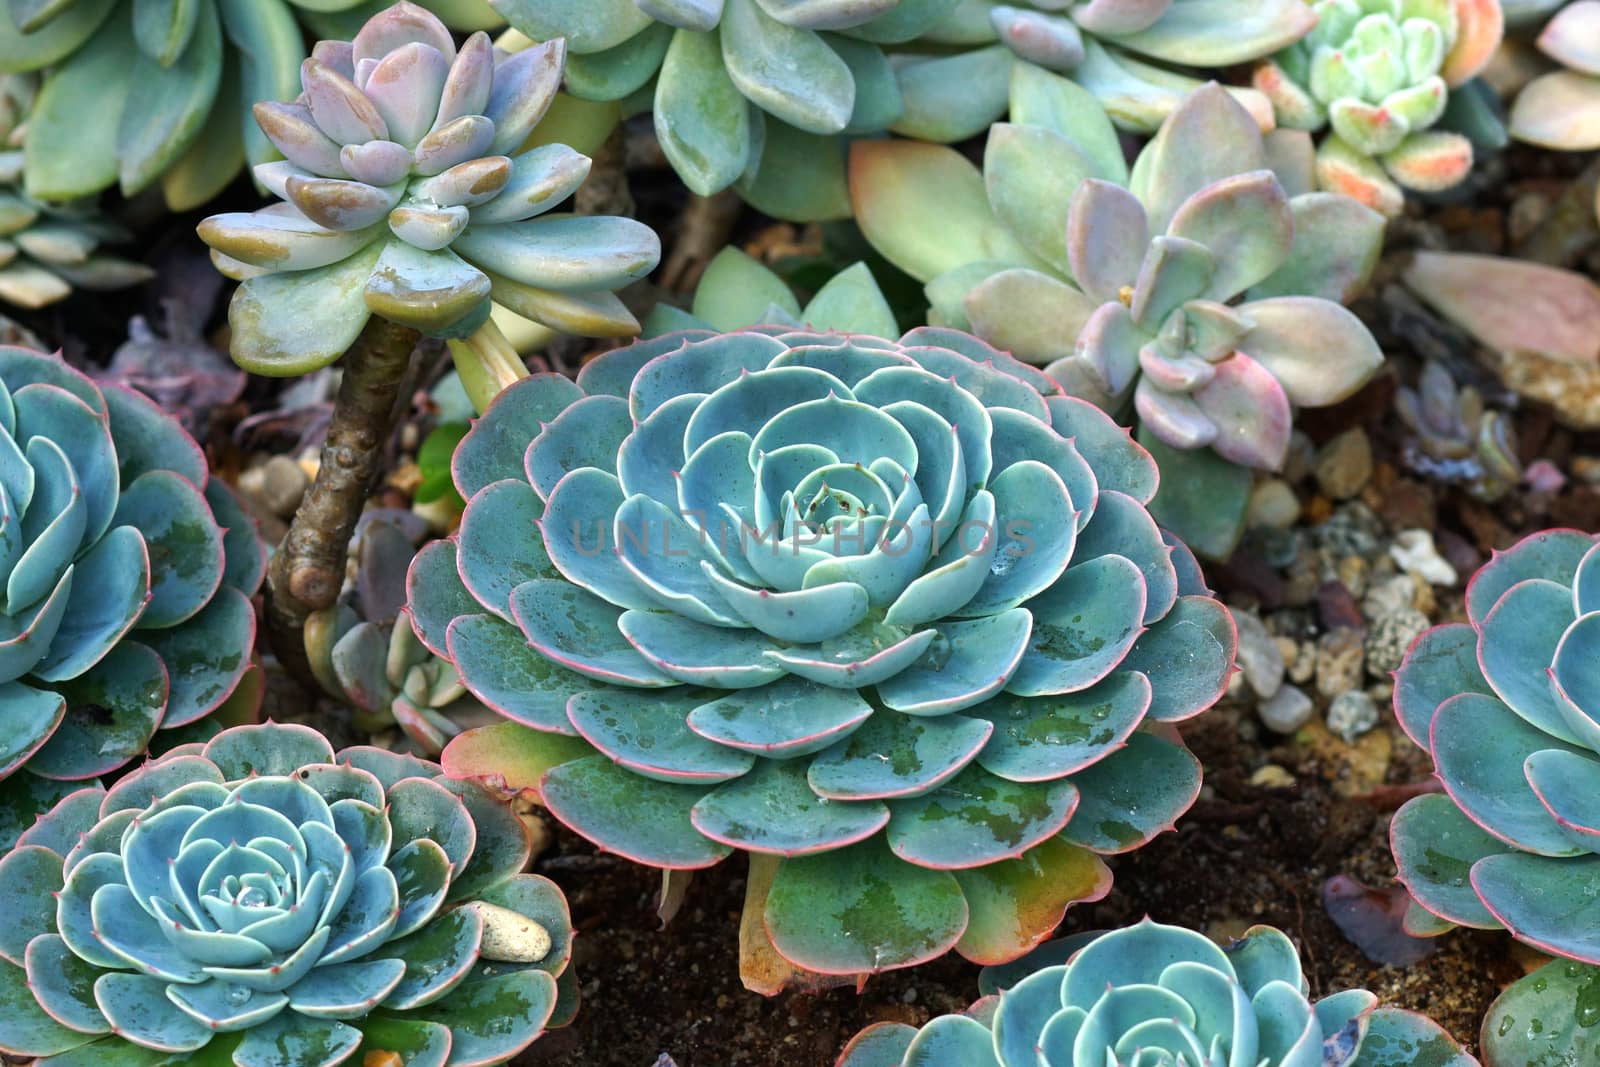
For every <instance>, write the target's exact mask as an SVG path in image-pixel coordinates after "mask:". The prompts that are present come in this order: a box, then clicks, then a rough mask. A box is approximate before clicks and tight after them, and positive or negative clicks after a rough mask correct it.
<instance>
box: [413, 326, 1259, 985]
mask: <svg viewBox="0 0 1600 1067" xmlns="http://www.w3.org/2000/svg"><path fill="white" fill-rule="evenodd" d="M525 455H526V462H524V456H525ZM454 470H455V480H456V486H457V488H458V489H459V490H460V491H461V494H462V496H463V497H464V498H466V499H467V502H468V503H467V508H466V512H465V515H464V517H463V519H462V523H461V529H460V531H459V532H458V534H457V536H456V537H455V538H454V539H453V540H449V541H438V542H434V543H433V544H431V545H428V546H426V547H424V548H423V550H422V551H421V552H420V553H419V554H418V555H417V558H416V560H415V562H413V564H412V566H411V575H410V580H409V590H410V599H409V601H408V604H407V610H408V611H409V612H410V613H411V617H412V622H413V624H414V625H415V627H416V631H417V635H418V637H420V638H421V640H422V642H423V643H424V644H425V645H427V646H428V647H429V648H430V649H432V650H433V651H434V652H435V653H436V654H438V655H445V656H448V657H449V658H450V659H451V661H452V662H454V664H455V665H456V668H457V670H458V671H459V672H460V675H461V680H462V682H463V683H464V684H465V685H466V686H467V688H468V689H469V690H470V691H471V692H472V693H473V694H474V695H476V696H477V697H478V698H479V699H480V700H481V701H483V703H484V704H486V705H487V706H488V707H490V708H492V709H494V710H496V711H498V712H499V713H500V714H502V715H503V716H505V717H506V718H508V719H510V720H512V722H510V723H504V724H496V725H493V726H488V727H483V728H480V729H478V730H472V731H468V732H466V733H463V734H462V735H461V736H460V737H457V738H456V739H455V740H454V741H452V742H451V743H450V745H449V746H448V747H447V748H446V750H445V754H444V764H445V767H446V770H447V771H448V772H449V773H450V774H452V775H460V776H466V777H472V778H478V779H483V780H487V781H493V782H496V783H499V784H503V785H505V786H506V787H508V788H511V789H535V790H537V795H538V797H539V798H540V799H541V801H542V803H543V804H544V805H545V807H547V808H548V809H549V811H550V812H551V813H552V814H553V815H555V817H556V818H558V819H560V820H561V821H562V822H563V823H565V824H566V825H568V826H569V827H571V828H572V829H573V830H575V831H576V832H578V833H579V834H581V835H583V836H585V837H587V838H589V839H590V840H592V841H594V842H596V843H597V844H599V845H600V846H601V847H603V848H605V849H607V850H609V851H612V852H616V853H619V854H621V855H625V856H628V857H630V858H632V859H634V860H635V861H637V862H640V863H644V864H647V865H650V866H654V867H660V868H663V869H667V870H692V869H696V868H703V867H709V866H712V865H713V864H716V863H718V862H719V861H721V860H722V859H724V858H725V857H727V856H728V855H729V854H730V853H732V852H733V851H735V850H742V851H747V852H749V853H751V854H752V860H751V863H752V869H753V871H762V872H769V873H770V874H771V886H770V892H768V893H767V894H766V895H765V898H764V902H763V901H755V902H754V904H753V906H752V904H750V903H747V911H746V922H747V924H748V925H749V927H750V929H751V932H752V936H755V937H757V938H758V939H759V941H760V942H761V943H762V944H766V943H767V939H768V938H770V946H771V947H775V949H776V952H777V953H778V954H780V955H781V957H783V958H784V959H786V960H788V961H789V963H790V964H791V965H793V966H795V967H798V968H800V969H802V970H804V971H808V972H812V973H821V974H834V975H838V974H856V973H862V972H872V971H880V970H887V969H890V968H894V967H903V966H908V965H911V964H914V963H916V962H919V961H921V960H926V959H929V958H931V957H934V956H938V955H940V954H942V953H944V952H946V951H947V950H949V949H950V948H952V947H954V948H956V949H957V950H958V951H959V952H961V953H962V954H964V955H966V956H968V957H969V958H972V959H976V960H982V961H989V962H993V961H998V960H1004V959H1008V958H1012V957H1014V956H1016V955H1018V954H1020V953H1021V952H1022V951H1024V950H1025V949H1026V948H1028V947H1029V946H1031V945H1032V944H1034V943H1035V942H1037V941H1038V940H1039V939H1040V938H1042V937H1044V936H1045V934H1046V933H1047V932H1048V931H1049V930H1050V928H1051V927H1053V926H1054V925H1055V924H1056V922H1057V921H1058V920H1059V919H1060V917H1061V914H1062V912H1063V909H1064V908H1065V907H1066V906H1067V905H1068V904H1070V903H1072V902H1073V901H1076V900H1083V899H1097V898H1098V897H1099V896H1101V895H1103V894H1104V893H1105V892H1106V890H1107V889H1108V888H1109V885H1110V881H1109V871H1108V870H1107V869H1106V867H1105V866H1104V865H1103V863H1102V862H1101V860H1100V858H1099V856H1100V855H1101V854H1109V853H1118V852H1123V851H1127V850H1130V849H1133V848H1137V847H1138V846H1140V845H1142V844H1144V843H1145V842H1146V841H1148V840H1149V839H1150V838H1151V837H1153V836H1154V835H1155V834H1157V833H1159V832H1161V831H1162V830H1164V829H1167V828H1169V827H1171V826H1172V824H1173V821H1174V820H1175V819H1176V818H1177V817H1178V816H1179V815H1180V814H1181V813H1182V812H1183V811H1185V810H1186V809H1187V808H1188V806H1189V804H1190V803H1191V802H1192V800H1193V798H1194V796H1195V791H1196V789H1197V788H1198V787H1199V768H1198V765H1197V764H1196V763H1195V761H1194V759H1193V757H1191V756H1190V755H1189V753H1188V751H1187V750H1186V749H1185V748H1184V747H1183V746H1182V744H1181V743H1180V742H1178V740H1177V738H1176V735H1175V734H1173V733H1171V732H1170V730H1168V729H1167V728H1166V727H1165V724H1168V723H1172V722H1175V721H1177V720H1181V719H1185V718H1188V717H1190V716H1192V715H1195V714H1198V713H1200V712H1201V711H1203V710H1204V709H1205V708H1207V707H1208V706H1210V704H1211V703H1212V702H1213V701H1215V700H1216V699H1217V697H1218V696H1219V695H1220V693H1221V692H1222V689H1223V688H1224V685H1225V682H1226V677H1227V675H1228V673H1229V670H1230V667H1231V664H1232V661H1233V654H1234V650H1235V646H1236V635H1235V631H1234V628H1233V623H1232V620H1231V617H1230V616H1229V615H1228V613H1227V611H1226V610H1225V609H1224V608H1222V607H1221V606H1220V605H1219V604H1218V603H1217V602H1216V601H1215V600H1213V599H1211V598H1210V597H1209V596H1208V595H1206V592H1205V589H1204V586H1203V579H1201V577H1200V573H1199V569H1198V567H1197V566H1196V565H1195V563H1194V559H1193V557H1192V556H1191V555H1190V554H1189V553H1188V552H1187V551H1186V550H1183V549H1182V548H1181V547H1180V546H1178V545H1177V544H1175V543H1173V542H1170V541H1168V540H1166V539H1165V538H1164V537H1163V535H1162V532H1161V531H1160V530H1159V529H1158V527H1157V526H1156V524H1155V522H1154V521H1153V520H1152V519H1151V517H1150V515H1149V513H1148V512H1147V511H1146V510H1145V502H1146V501H1148V500H1149V499H1150V496H1151V494H1152V493H1153V491H1154V489H1155V478H1156V472H1155V468H1154V466H1153V465H1152V463H1151V462H1150V459H1149V456H1148V455H1146V454H1145V453H1144V451H1143V450H1142V449H1140V448H1139V447H1138V446H1137V445H1135V444H1134V443H1133V442H1132V441H1131V440H1130V439H1129V438H1128V436H1127V434H1126V433H1125V432H1124V431H1122V430H1120V429H1118V428H1117V427H1116V426H1115V424H1114V423H1112V422H1111V420H1110V419H1109V418H1107V417H1106V416H1105V415H1104V414H1103V413H1101V412H1100V411H1099V410H1098V409H1096V408H1095V407H1093V406H1092V405H1090V404H1087V403H1084V402H1082V401H1079V400H1075V399H1073V398H1070V397H1066V396H1062V395H1059V393H1058V391H1057V390H1056V389H1055V387H1054V385H1053V383H1052V382H1051V381H1050V379H1048V378H1046V377H1045V376H1044V375H1042V374H1040V373H1039V372H1038V371H1036V370H1033V369H1031V368H1028V367H1025V366H1023V365H1022V364H1020V363H1017V362H1016V361H1014V360H1011V359H1009V358H1008V357H1006V356H1004V355H1002V354H1000V353H998V352H995V351H993V350H992V349H989V348H987V347H986V346H985V345H983V344H982V343H981V342H978V341H976V340H975V339H974V338H972V337H970V336H968V335H965V334H960V333H957V332H955V331H952V330H939V329H929V328H921V329H918V330H914V331H912V332H911V333H908V334H906V335H905V336H904V337H902V338H901V339H900V340H899V341H898V342H893V341H885V340H882V339H879V338H874V337H868V336H855V335H843V334H818V333H810V332H805V331H798V330H797V331H785V330H784V328H783V327H771V328H765V329H763V330H757V331H744V332H737V333H729V334H720V335H716V334H711V333H709V332H707V331H687V332H682V333H677V334H669V335H666V336H663V337H659V338H655V339H653V340H650V341H644V342H639V343H636V344H634V345H632V346H630V347H628V348H623V349H618V350H614V351H611V352H608V353H605V354H603V355H601V356H600V357H598V358H596V359H595V360H593V361H591V362H590V363H588V364H587V365H586V366H585V367H584V368H583V371H582V373H581V374H580V375H579V377H578V380H577V383H576V384H574V383H573V382H572V381H570V380H568V379H565V378H561V377H559V376H556V375H550V374H545V375H535V376H533V377H531V378H529V379H526V380H524V381H522V382H519V383H517V384H516V385H514V386H512V387H511V388H509V389H507V390H506V391H505V392H504V393H502V394H501V395H500V398H499V399H498V400H497V401H496V402H495V404H494V405H493V407H491V408H490V409H489V410H488V412H486V413H485V415H484V416H483V418H482V419H480V420H479V421H478V422H477V423H476V424H474V426H473V428H472V431H471V432H470V433H469V434H468V435H467V436H466V437H465V438H464V439H463V440H462V442H461V445H460V446H459V447H458V448H457V450H456V455H455V463H454ZM819 546H820V547H819ZM1141 727H1142V728H1141ZM774 867H775V870H774V869H773V868H774ZM752 880H753V881H757V880H758V879H757V878H756V876H755V875H754V874H753V875H752ZM763 922H764V929H765V934H764V935H761V934H759V933H757V932H758V931H761V930H762V929H763V925H762V923H763ZM766 951H769V952H770V949H768V950H766Z"/></svg>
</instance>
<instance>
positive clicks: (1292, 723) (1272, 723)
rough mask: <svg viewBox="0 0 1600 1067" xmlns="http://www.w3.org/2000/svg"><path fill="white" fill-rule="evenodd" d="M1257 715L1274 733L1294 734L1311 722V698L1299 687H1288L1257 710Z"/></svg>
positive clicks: (1279, 691)
mask: <svg viewBox="0 0 1600 1067" xmlns="http://www.w3.org/2000/svg"><path fill="white" fill-rule="evenodd" d="M1256 714H1257V715H1259V716H1260V717H1261V722H1262V724H1263V725H1264V726H1266V727H1267V729H1269V730H1272V731H1273V732H1274V733H1280V734H1292V733H1294V732H1295V731H1296V730H1298V729H1300V727H1302V726H1304V725H1305V724H1306V723H1308V722H1310V721H1311V698H1310V697H1308V696H1306V695H1305V693H1304V692H1302V691H1301V690H1300V688H1299V687H1298V686H1293V685H1286V686H1283V687H1281V688H1280V689H1279V690H1278V691H1277V692H1276V693H1274V694H1272V699H1271V700H1266V701H1263V702H1262V703H1261V705H1260V706H1258V707H1257V708H1256Z"/></svg>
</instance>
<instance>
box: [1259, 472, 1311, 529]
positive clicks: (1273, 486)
mask: <svg viewBox="0 0 1600 1067" xmlns="http://www.w3.org/2000/svg"><path fill="white" fill-rule="evenodd" d="M1299 517H1300V498H1299V497H1297V496H1295V495H1294V490H1293V489H1291V488H1289V483H1288V482H1286V481H1284V480H1283V479H1282V478H1263V479H1262V480H1261V481H1259V482H1257V483H1256V487H1255V488H1254V489H1252V490H1251V491H1250V509H1249V516H1248V525H1249V526H1251V527H1259V526H1267V527H1271V528H1273V529H1277V530H1287V529H1288V528H1289V527H1291V526H1293V525H1294V522H1295V520H1296V519H1298V518H1299Z"/></svg>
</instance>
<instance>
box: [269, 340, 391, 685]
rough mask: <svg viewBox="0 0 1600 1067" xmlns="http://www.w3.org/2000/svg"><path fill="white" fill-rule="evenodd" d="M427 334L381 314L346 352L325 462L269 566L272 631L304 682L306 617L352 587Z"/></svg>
mask: <svg viewBox="0 0 1600 1067" xmlns="http://www.w3.org/2000/svg"><path fill="white" fill-rule="evenodd" d="M420 337H421V335H420V334H418V333H417V331H416V330H413V329H411V328H410V327H407V326H400V325H397V324H395V323H392V322H389V321H388V320H386V319H381V318H378V317H377V316H376V315H374V316H373V317H372V318H371V319H369V320H368V322H367V325H366V328H365V329H363V330H362V331H361V335H360V336H359V337H357V338H356V341H355V344H353V345H351V346H350V348H349V350H348V351H346V352H345V354H344V363H343V367H344V379H343V381H341V382H340V385H339V395H338V398H337V399H336V400H335V401H334V407H333V419H332V421H331V422H330V423H329V425H328V437H327V440H326V441H325V442H324V443H323V446H322V465H321V466H320V467H319V468H318V470H317V477H316V480H315V481H313V482H312V483H311V488H310V489H309V490H307V491H306V495H305V499H304V500H302V501H301V502H300V507H299V508H298V509H296V511H295V514H294V521H293V522H292V523H290V525H289V532H288V534H287V535H286V536H285V537H284V539H283V544H281V545H279V546H278V551H277V553H276V554H275V555H274V556H273V558H272V566H271V567H270V568H268V571H267V634H268V637H269V638H270V640H271V642H272V648H273V651H274V652H276V653H277V655H278V659H279V660H280V661H281V662H282V663H283V665H284V666H285V667H286V668H287V669H288V670H289V671H290V673H292V674H294V675H295V676H296V677H298V678H300V679H301V680H302V681H308V680H311V670H310V666H309V664H308V662H307V659H306V650H305V624H306V617H307V616H308V615H310V614H311V613H312V612H313V611H318V610H320V609H322V608H326V607H329V606H330V605H332V604H333V602H334V601H335V600H336V599H337V598H338V596H339V589H340V587H341V586H342V585H343V584H344V574H345V553H346V552H347V551H348V550H349V547H350V537H351V535H352V534H353V533H354V532H355V528H356V520H357V519H359V518H360V517H361V511H362V508H363V507H364V506H365V504H366V500H367V494H368V493H370V492H371V490H372V485H373V482H374V481H375V480H376V478H377V477H378V475H379V473H380V472H381V471H382V470H383V458H384V442H386V441H387V440H388V438H389V434H390V432H391V431H392V430H393V428H394V419H395V414H396V411H397V408H398V401H399V395H400V391H401V385H402V382H403V380H404V379H405V376H406V368H407V365H408V364H409V363H410V361H411V354H412V350H413V349H414V348H415V347H416V344H417V341H418V340H419V339H420Z"/></svg>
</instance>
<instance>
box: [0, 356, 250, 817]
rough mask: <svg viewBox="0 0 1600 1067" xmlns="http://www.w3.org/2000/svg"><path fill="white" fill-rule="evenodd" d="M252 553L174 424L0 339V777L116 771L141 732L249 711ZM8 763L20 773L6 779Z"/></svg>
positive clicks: (140, 748) (26, 781)
mask: <svg viewBox="0 0 1600 1067" xmlns="http://www.w3.org/2000/svg"><path fill="white" fill-rule="evenodd" d="M265 566H266V558H265V551H264V549H263V547H262V545H261V542H260V539H259V538H258V537H257V536H256V533H255V528H254V525H253V524H252V522H251V521H250V520H249V519H248V518H247V517H246V515H245V512H244V509H243V507H242V506H241V505H240V504H239V502H238V501H237V499H236V498H235V497H234V496H233V494H232V492H231V490H229V489H228V488H227V487H226V486H224V485H223V484H221V483H220V482H219V481H217V480H216V479H214V478H211V477H210V474H209V471H208V470H207V466H206V459H205V454H204V453H203V452H202V451H201V450H200V446H199V445H198V444H196V443H195V441H194V439H193V438H191V437H190V436H189V435H188V434H187V433H185V432H184V431H183V429H182V427H181V426H179V424H178V423H177V421H176V420H175V419H173V418H172V417H171V416H169V415H167V414H166V413H164V412H163V411H161V410H160V409H159V408H158V407H157V406H156V405H155V404H154V403H152V402H151V401H149V400H148V399H146V398H145V397H143V396H142V395H140V394H138V393H135V392H133V391H131V390H128V389H124V388H121V387H119V386H114V385H96V384H95V383H94V382H91V381H90V380H89V379H88V378H86V377H84V376H83V375H82V374H79V373H78V372H77V371H75V370H73V369H72V368H70V367H68V366H67V365H66V363H64V362H63V361H62V360H61V359H60V358H58V357H51V356H45V355H41V354H40V353H37V352H30V351H27V350H25V349H20V348H10V347H0V578H3V580H4V589H5V594H6V596H5V604H4V607H3V608H0V738H3V743H0V749H3V751H0V777H5V776H8V775H9V776H11V777H12V779H13V780H12V781H11V782H8V783H7V785H8V789H17V790H21V791H22V792H23V793H27V792H28V791H30V790H46V789H48V788H51V787H49V786H47V785H46V784H45V783H43V782H42V781H40V779H55V780H67V781H72V780H80V779H84V778H91V777H93V776H95V775H98V774H105V773H108V772H111V771H114V770H116V769H117V768H119V767H121V766H122V765H123V764H125V763H127V762H128V761H129V760H131V759H133V758H134V757H135V756H138V755H139V754H140V753H142V752H144V751H145V748H146V746H147V745H148V744H149V743H150V742H151V739H152V737H154V736H155V735H156V731H157V730H158V729H172V728H176V727H180V726H187V725H189V724H191V723H196V722H198V721H199V720H201V719H204V718H206V717H207V716H210V715H212V714H213V713H214V712H218V711H219V709H226V712H227V714H229V715H234V714H239V715H253V714H254V713H255V703H256V701H257V700H258V699H259V696H260V693H259V689H258V687H257V686H256V685H255V684H254V683H253V682H249V681H247V680H246V678H247V674H248V673H249V672H250V671H251V652H252V645H253V644H254V641H255V630H256V622H255V611H254V609H253V608H252V607H251V605H250V599H249V597H250V595H251V594H252V593H254V592H255V590H256V587H257V586H258V585H259V584H260V582H261V577H262V573H263V571H264V570H265ZM19 769H20V770H24V771H27V772H31V773H29V774H24V775H18V774H17V773H16V772H18V771H19Z"/></svg>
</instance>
